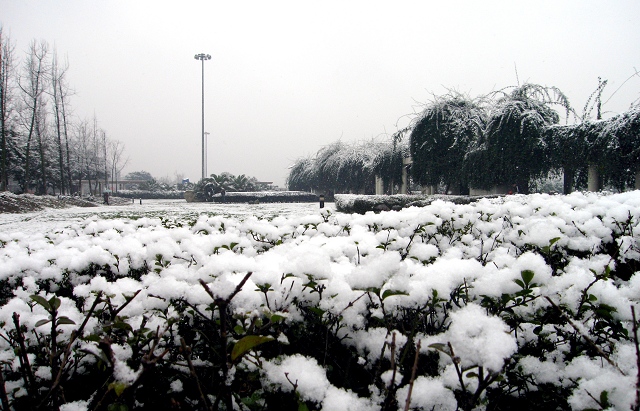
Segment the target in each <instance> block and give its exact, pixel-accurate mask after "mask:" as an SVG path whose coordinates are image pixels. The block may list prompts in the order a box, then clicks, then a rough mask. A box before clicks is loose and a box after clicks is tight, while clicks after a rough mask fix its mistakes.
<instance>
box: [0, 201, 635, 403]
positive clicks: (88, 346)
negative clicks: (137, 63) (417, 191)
mask: <svg viewBox="0 0 640 411" xmlns="http://www.w3.org/2000/svg"><path fill="white" fill-rule="evenodd" d="M327 206H328V207H327V208H325V209H324V210H320V208H319V205H318V204H313V203H308V204H258V205H237V204H203V203H198V204H188V203H185V202H183V201H151V200H147V201H143V204H142V205H140V204H132V205H130V206H118V207H98V208H92V209H77V208H73V209H64V210H51V211H46V212H38V213H32V214H27V215H25V214H23V215H2V216H0V244H2V247H0V280H5V281H8V282H9V283H10V284H11V286H12V287H13V288H12V289H11V292H12V294H13V298H11V299H10V300H9V301H7V303H6V304H5V305H4V306H3V307H0V322H2V323H4V324H11V319H12V314H13V313H19V315H20V319H21V321H22V324H23V325H25V326H26V327H27V329H29V330H32V329H34V328H37V324H38V321H41V320H42V319H43V318H46V317H47V312H46V311H45V309H44V308H43V307H41V306H39V305H37V304H36V305H35V306H34V304H33V301H32V300H31V299H30V296H31V295H34V294H38V295H40V296H42V297H44V298H45V299H49V298H51V297H52V295H53V293H55V292H56V289H57V287H58V284H59V283H60V282H61V281H62V280H63V279H64V280H65V281H66V280H68V281H69V282H70V284H71V285H70V286H71V287H72V293H73V296H74V298H78V299H82V301H83V302H84V306H83V307H82V310H81V309H79V308H78V307H77V306H76V304H75V303H74V302H73V301H72V300H71V299H70V298H67V297H61V300H62V304H61V305H60V313H59V314H60V315H63V316H65V317H67V318H69V319H70V320H72V321H73V322H74V323H75V324H80V323H81V322H82V321H83V315H84V312H83V310H85V311H86V310H87V309H88V307H89V306H90V305H91V303H92V302H93V300H94V299H95V296H96V293H98V292H102V293H104V295H109V296H110V298H111V303H113V304H114V305H115V306H118V305H121V304H125V302H126V301H128V299H130V298H131V295H132V294H133V293H134V292H137V291H138V290H139V294H138V295H137V296H136V297H135V298H133V300H131V303H130V304H128V305H127V306H126V308H125V309H124V310H123V311H122V313H121V315H123V316H124V318H125V320H123V321H126V322H127V324H129V326H130V327H131V328H132V329H133V330H136V329H138V328H140V327H142V325H141V324H144V325H145V326H146V327H147V328H148V329H151V330H155V329H165V327H168V326H167V324H168V321H169V319H170V318H174V317H175V319H176V320H178V319H184V318H185V317H189V318H190V316H193V315H194V314H193V310H201V312H202V313H207V312H210V311H207V310H208V308H207V307H209V309H210V307H211V302H212V301H225V299H229V300H230V309H231V311H232V312H233V314H234V317H233V321H237V322H236V323H234V324H235V325H234V324H232V325H234V326H235V327H236V328H235V329H237V330H239V331H238V333H240V334H242V333H243V332H246V330H247V327H249V328H251V329H253V325H251V324H255V321H258V320H260V321H261V322H262V321H263V322H264V323H266V324H270V323H271V326H270V328H269V327H268V330H266V331H263V333H264V337H265V338H266V337H269V338H271V337H273V338H272V339H273V340H274V341H277V344H282V345H283V346H286V345H287V344H289V343H291V342H292V340H293V339H294V338H297V339H298V340H296V341H298V342H299V343H300V342H303V343H306V344H314V343H315V341H307V342H305V340H304V338H302V339H301V337H300V333H301V331H300V329H301V328H299V327H301V326H300V324H303V323H304V322H305V321H310V318H316V317H313V315H317V316H319V317H317V321H318V323H319V324H322V326H324V327H326V330H325V331H323V333H322V334H321V335H320V336H317V335H316V336H315V337H314V336H311V337H313V338H320V340H321V341H320V344H319V347H320V348H317V350H318V355H316V356H315V357H314V356H313V355H311V354H308V355H302V354H299V353H292V354H288V355H283V356H270V357H269V356H266V355H265V356H264V357H262V356H261V354H260V349H259V348H258V349H256V354H255V357H253V360H251V361H249V359H247V358H244V357H242V356H241V357H239V361H238V362H237V364H235V365H234V367H233V370H232V371H233V373H235V374H233V373H232V374H229V375H226V374H225V378H227V379H229V378H230V380H229V382H228V384H229V385H231V383H232V382H233V379H234V378H243V377H242V376H247V375H253V374H252V373H254V374H255V373H259V374H260V376H261V379H260V380H259V381H261V384H262V385H261V386H260V390H266V391H269V390H271V391H283V392H292V391H293V390H295V391H296V395H297V396H299V399H300V401H302V402H305V403H308V404H311V405H312V407H313V408H317V409H324V410H330V409H331V410H347V409H349V410H365V409H366V410H369V409H370V410H377V409H381V407H382V403H383V402H384V401H386V400H387V399H388V398H387V397H388V396H389V395H391V396H392V397H393V400H394V401H396V402H397V404H398V409H399V410H400V409H404V404H405V401H406V399H407V397H411V403H412V406H413V407H415V408H416V409H442V410H455V409H456V407H462V405H461V404H460V403H459V402H458V401H460V400H459V399H460V398H463V397H464V393H465V392H468V393H469V395H468V397H469V398H472V397H473V394H474V393H476V392H477V393H478V395H477V398H475V399H474V401H477V405H478V406H479V407H480V408H477V409H483V408H482V407H483V405H482V404H485V405H486V403H487V401H489V400H488V399H487V396H486V395H487V394H486V393H487V390H488V389H494V390H500V389H502V390H504V393H503V394H502V395H512V396H516V397H517V396H522V397H521V398H524V399H525V400H527V401H529V400H533V399H536V398H537V399H539V398H540V397H535V396H533V394H531V393H535V392H537V391H538V390H543V389H544V390H547V391H546V392H547V393H549V392H551V393H553V394H541V395H542V396H543V397H544V395H549V396H550V397H549V398H547V399H545V401H551V400H555V401H558V402H557V403H558V404H559V403H562V401H566V402H567V404H568V405H569V406H570V407H571V408H573V409H576V410H581V409H585V408H597V407H598V406H601V407H602V408H607V407H605V406H606V405H610V406H611V407H612V408H615V409H629V408H630V407H631V405H632V404H634V402H635V395H636V391H635V388H634V386H635V380H636V376H637V375H638V370H637V362H636V354H635V345H634V340H633V326H632V321H631V307H635V310H636V312H639V313H640V275H638V274H637V273H636V272H635V267H637V266H638V262H640V246H639V245H640V227H638V225H639V224H640V192H639V191H635V192H629V193H622V194H612V195H601V194H582V193H574V194H572V195H569V196H551V195H530V196H521V195H515V196H508V197H503V198H495V199H485V200H480V201H478V202H477V203H473V204H466V205H455V204H453V203H450V202H445V201H441V200H437V201H435V202H433V203H432V204H431V205H429V206H426V207H422V208H416V207H412V208H408V209H404V210H401V211H398V212H396V211H391V212H383V213H380V214H374V213H367V214H365V215H347V214H341V213H336V212H335V211H333V210H332V204H328V205H327ZM625 270H626V271H625ZM89 273H90V274H89ZM130 273H136V275H135V276H132V275H130ZM107 274H108V275H107ZM134 277H135V278H134ZM244 281H246V282H244ZM203 284H206V287H205V286H203ZM240 284H242V285H243V286H242V287H239V285H240ZM238 287H239V288H238ZM213 298H215V300H213ZM176 302H181V304H182V305H180V304H177V303H176ZM184 303H187V304H189V307H191V309H190V310H191V311H189V310H185V309H184ZM180 307H183V308H180ZM181 309H182V310H183V311H179V310H181ZM416 313H418V314H419V317H417V318H413V317H412V315H418V314H416ZM207 315H208V314H207ZM567 318H570V319H571V320H570V321H569V320H567ZM407 324H409V325H411V324H413V327H415V328H413V329H412V328H411V326H408V325H407ZM47 328H48V327H41V329H40V333H42V334H45V335H46V333H47ZM60 328H61V329H64V330H66V331H67V332H65V333H64V334H63V335H62V336H61V338H64V336H66V338H68V336H69V335H70V331H71V330H73V329H76V328H77V325H71V324H62V325H60ZM92 329H93V330H94V331H93V332H104V331H100V330H104V327H103V328H100V324H98V319H96V318H92V319H91V321H89V322H88V323H87V330H86V331H85V332H86V333H88V332H89V330H92ZM311 329H312V328H311V327H309V330H311ZM96 330H97V331H96ZM172 332H175V330H173V331H172ZM309 332H310V331H309ZM303 334H304V333H303ZM168 335H169V334H167V336H166V340H162V341H161V343H160V344H161V345H162V344H167V345H170V344H172V343H175V340H176V337H175V335H174V334H173V333H172V334H171V336H172V337H171V338H172V339H170V338H169V337H168ZM328 335H332V336H334V337H335V338H336V339H338V341H340V343H341V344H343V345H344V346H345V347H347V348H348V349H349V350H351V351H349V352H352V353H354V355H355V358H354V359H353V362H352V363H350V367H352V368H353V369H356V368H358V367H360V368H361V369H362V370H363V373H364V372H365V371H366V373H370V374H371V375H377V376H376V377H375V378H374V379H372V380H371V382H370V384H369V385H368V386H367V385H366V384H365V386H364V387H361V388H360V391H359V392H358V393H356V392H355V391H354V390H355V388H354V390H352V389H350V388H345V387H343V386H341V385H340V384H339V381H341V380H340V379H336V378H334V379H333V380H331V379H329V378H328V375H329V370H328V368H329V367H327V366H324V365H323V364H325V363H326V362H327V361H329V362H330V357H331V355H332V353H329V352H323V351H322V349H323V348H322V347H324V341H325V340H324V339H325V338H327V340H326V341H329V340H328V337H327V336H328ZM26 336H27V338H28V339H30V340H31V341H32V342H33V343H34V344H35V343H36V341H37V339H36V337H35V336H34V334H29V333H27V334H26ZM262 337H263V336H260V338H262ZM265 341H266V340H265ZM235 343H236V346H234V351H235V348H237V346H238V345H241V343H240V341H236V342H235ZM418 343H419V344H420V347H421V348H420V350H419V352H420V353H421V354H423V355H420V356H418V359H419V360H420V361H421V362H422V363H424V362H425V361H428V360H429V359H430V361H434V358H433V353H438V355H439V357H436V359H435V361H436V363H435V364H434V367H433V369H436V370H437V373H436V375H434V374H433V372H432V373H431V374H427V373H426V371H425V372H423V373H422V374H418V375H417V376H416V378H415V380H414V381H411V380H410V375H411V367H408V368H407V367H405V366H404V364H406V362H405V363H398V364H396V365H392V364H394V361H391V358H392V355H394V356H395V357H393V358H394V360H398V361H399V359H400V354H401V353H402V352H404V353H405V354H406V353H407V352H409V353H411V352H412V351H411V350H409V351H407V350H405V348H406V347H409V346H410V347H414V346H416V347H417V344H418ZM78 344H83V350H84V351H85V352H98V351H99V347H98V345H97V343H96V342H91V341H82V342H81V343H80V342H79V343H78ZM129 344H133V343H129V342H122V343H119V344H116V343H114V344H112V349H113V351H114V352H115V353H116V358H115V360H114V361H115V363H116V365H115V366H114V377H113V378H115V380H116V382H118V383H120V384H123V386H124V387H127V386H129V385H131V384H133V383H134V382H135V381H136V380H137V378H138V377H139V375H140V372H141V371H140V370H141V369H138V368H136V367H137V366H134V365H132V363H131V355H132V354H131V348H130V347H129ZM274 344H275V343H274ZM596 346H597V348H598V350H599V351H598V350H596V349H595V347H596ZM244 347H246V344H245V346H244ZM241 348H242V346H241ZM288 349H289V350H295V349H296V347H295V346H294V347H291V348H288ZM454 351H455V352H454ZM15 352H16V350H15V347H12V346H11V345H10V344H8V339H0V360H2V361H4V362H5V363H6V364H10V366H11V367H13V368H14V369H17V368H19V365H20V364H19V362H18V361H17V359H16V354H15ZM309 352H315V351H313V350H311V351H309ZM327 357H329V360H327ZM84 361H89V360H88V359H85V360H84ZM176 361H177V360H176ZM256 364H260V367H259V369H257V368H256ZM131 367H133V368H131ZM140 367H142V366H140ZM376 367H377V368H376ZM394 367H395V368H394ZM333 368H334V370H333V371H332V372H333V373H335V372H336V371H335V368H336V367H333ZM337 368H339V367H337ZM347 368H348V367H347ZM396 368H397V369H396ZM375 370H379V374H375V372H376V371H375ZM507 371H508V372H507ZM47 372H48V370H47V367H46V366H45V365H42V364H41V365H40V369H39V371H37V375H38V376H39V378H45V379H46V378H47V375H48V374H47ZM174 372H175V371H174ZM229 372H230V373H231V371H229ZM234 375H235V376H236V377H234ZM332 375H333V374H332ZM394 376H395V379H394ZM498 377H500V378H498ZM175 378H177V379H176V384H177V385H176V386H178V385H180V384H183V383H184V384H185V386H186V385H187V384H189V381H190V380H189V378H190V376H189V374H188V373H184V374H178V375H176V376H175ZM345 378H346V377H345ZM372 378H373V377H372ZM253 381H256V380H255V379H254V380H253ZM292 381H295V382H296V384H295V386H294V384H293V383H292ZM381 381H382V382H381ZM178 383H179V384H178ZM7 384H8V386H9V388H12V389H13V388H15V389H16V391H15V395H16V396H19V395H25V391H24V388H23V386H22V380H21V379H16V380H11V381H8V382H7ZM485 384H486V386H485ZM180 386H181V387H182V385H180ZM363 390H366V391H367V393H363ZM8 391H10V390H8ZM454 391H455V392H457V393H458V394H459V395H458V397H456V396H455V395H454ZM259 392H263V391H259ZM409 392H412V394H411V395H409ZM461 392H462V394H460V393H461ZM494 392H495V391H494ZM389 393H391V394H389ZM507 393H508V394H507ZM12 395H14V394H12ZM176 395H177V394H176ZM292 395H293V394H292ZM460 395H462V397H460ZM527 395H531V397H527ZM552 397H553V398H552ZM296 398H298V397H296ZM465 398H466V397H465ZM558 398H560V399H558ZM86 401H88V399H87V400H86ZM86 401H85V402H83V401H79V402H78V403H77V404H75V405H74V407H75V408H71V407H69V408H68V409H83V404H84V405H86ZM597 401H600V404H598V403H597ZM543 402H544V401H543ZM465 407H466V406H465ZM467 409H470V408H468V407H467Z"/></svg>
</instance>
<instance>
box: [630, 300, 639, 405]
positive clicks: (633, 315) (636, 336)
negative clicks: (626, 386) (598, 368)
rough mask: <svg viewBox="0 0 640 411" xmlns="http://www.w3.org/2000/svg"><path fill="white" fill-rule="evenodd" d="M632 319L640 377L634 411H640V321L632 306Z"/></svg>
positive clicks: (637, 379)
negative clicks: (639, 328) (639, 321)
mask: <svg viewBox="0 0 640 411" xmlns="http://www.w3.org/2000/svg"><path fill="white" fill-rule="evenodd" d="M631 318H632V319H633V342H634V343H635V346H636V367H637V370H638V376H637V378H636V405H635V406H634V407H633V410H635V411H640V346H639V345H638V320H637V319H636V310H635V307H634V306H631Z"/></svg>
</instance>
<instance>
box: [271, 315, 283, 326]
mask: <svg viewBox="0 0 640 411" xmlns="http://www.w3.org/2000/svg"><path fill="white" fill-rule="evenodd" d="M285 319H286V317H285V316H283V315H279V314H273V315H272V316H271V322H272V323H274V324H277V323H279V322H282V321H284V320H285Z"/></svg>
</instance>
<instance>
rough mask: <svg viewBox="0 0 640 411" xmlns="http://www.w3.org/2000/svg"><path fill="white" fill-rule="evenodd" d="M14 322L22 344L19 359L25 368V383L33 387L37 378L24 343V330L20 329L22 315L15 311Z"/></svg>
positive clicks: (23, 368)
mask: <svg viewBox="0 0 640 411" xmlns="http://www.w3.org/2000/svg"><path fill="white" fill-rule="evenodd" d="M13 324H14V325H15V327H16V339H17V340H18V344H19V345H20V354H19V355H18V359H19V360H20V366H21V368H22V370H23V373H22V377H23V378H24V382H25V385H26V386H27V387H28V388H32V387H34V386H35V379H34V377H33V371H32V370H31V364H30V363H29V357H28V356H27V347H26V346H25V345H24V337H23V335H22V330H21V329H20V315H19V314H18V313H16V312H14V313H13ZM27 392H29V390H27ZM30 394H31V393H30Z"/></svg>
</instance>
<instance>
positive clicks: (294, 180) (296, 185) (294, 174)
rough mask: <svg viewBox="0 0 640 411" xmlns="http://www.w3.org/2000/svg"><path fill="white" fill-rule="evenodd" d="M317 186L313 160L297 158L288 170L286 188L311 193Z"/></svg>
mask: <svg viewBox="0 0 640 411" xmlns="http://www.w3.org/2000/svg"><path fill="white" fill-rule="evenodd" d="M318 186H319V182H318V175H317V169H316V167H315V159H314V158H311V157H304V158H299V159H298V160H297V161H296V162H295V163H294V164H293V165H292V166H291V167H290V168H289V175H288V176H287V187H288V188H289V190H294V191H313V190H315V189H317V188H318Z"/></svg>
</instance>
